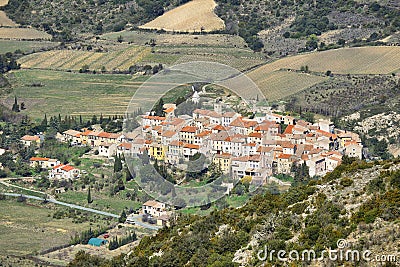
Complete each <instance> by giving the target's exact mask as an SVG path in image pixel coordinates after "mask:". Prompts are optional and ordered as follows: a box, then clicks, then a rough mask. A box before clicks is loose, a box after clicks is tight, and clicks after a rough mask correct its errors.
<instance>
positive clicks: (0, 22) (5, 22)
mask: <svg viewBox="0 0 400 267" xmlns="http://www.w3.org/2000/svg"><path fill="white" fill-rule="evenodd" d="M15 26H17V24H16V23H15V22H14V21H12V20H11V19H9V18H8V17H7V15H6V13H4V11H0V27H15Z"/></svg>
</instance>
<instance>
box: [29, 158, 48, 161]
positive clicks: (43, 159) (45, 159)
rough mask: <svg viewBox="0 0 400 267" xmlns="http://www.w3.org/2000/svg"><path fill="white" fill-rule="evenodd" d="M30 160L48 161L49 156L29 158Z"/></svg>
mask: <svg viewBox="0 0 400 267" xmlns="http://www.w3.org/2000/svg"><path fill="white" fill-rule="evenodd" d="M29 160H30V161H48V160H49V158H39V157H32V158H30V159H29Z"/></svg>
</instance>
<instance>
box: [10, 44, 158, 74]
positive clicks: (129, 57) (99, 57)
mask: <svg viewBox="0 0 400 267" xmlns="http://www.w3.org/2000/svg"><path fill="white" fill-rule="evenodd" d="M150 52H151V49H150V48H148V47H139V46H129V47H128V48H126V49H122V50H118V51H111V52H107V53H102V52H89V51H75V50H54V51H46V52H41V53H35V54H31V55H28V56H26V57H23V58H21V59H20V60H19V61H18V62H19V63H21V67H22V68H33V69H53V70H79V69H80V68H82V66H84V65H88V66H89V69H90V70H100V69H101V68H102V67H103V66H104V67H105V68H106V69H107V70H116V69H118V70H127V69H128V68H129V67H130V66H132V65H134V64H136V63H138V62H140V61H141V60H142V59H143V58H144V57H145V56H146V55H148V54H149V53H150Z"/></svg>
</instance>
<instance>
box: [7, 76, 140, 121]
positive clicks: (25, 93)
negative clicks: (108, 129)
mask: <svg viewBox="0 0 400 267" xmlns="http://www.w3.org/2000/svg"><path fill="white" fill-rule="evenodd" d="M9 77H10V79H9V80H10V82H11V84H12V86H13V89H14V92H13V93H12V95H9V96H8V97H7V98H5V99H3V102H5V103H6V104H7V105H9V106H11V105H12V103H13V98H14V94H15V96H17V98H18V99H19V100H18V101H19V102H20V103H21V102H24V103H25V106H26V107H27V109H26V110H24V111H22V113H23V114H27V115H29V116H31V117H32V118H35V119H38V118H43V116H44V114H47V115H48V116H52V115H57V114H59V113H60V114H62V115H67V114H69V115H79V114H81V115H83V116H88V117H89V116H90V117H91V116H93V115H94V114H96V115H100V114H101V113H103V115H105V116H108V115H115V114H124V112H125V111H126V108H127V105H128V103H129V101H130V99H131V98H132V96H133V94H134V92H135V91H136V89H137V88H138V86H140V84H141V83H142V82H140V81H139V82H136V81H135V80H134V79H133V78H132V76H131V75H106V74H104V75H103V74H81V73H71V72H60V71H48V70H19V71H14V72H12V73H10V74H9ZM32 84H41V85H42V86H40V87H38V86H32Z"/></svg>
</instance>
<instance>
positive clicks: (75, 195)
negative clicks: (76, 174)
mask: <svg viewBox="0 0 400 267" xmlns="http://www.w3.org/2000/svg"><path fill="white" fill-rule="evenodd" d="M126 192H127V191H126V190H124V191H120V192H119V195H121V196H125V194H126ZM91 195H92V199H93V202H92V203H91V204H88V203H87V193H86V192H82V191H79V192H76V191H67V192H65V193H62V194H58V195H57V199H58V200H60V201H63V202H68V203H73V204H77V205H81V206H85V207H90V208H93V209H98V210H101V211H107V212H112V213H114V214H120V213H121V212H122V210H123V209H129V208H133V209H137V208H139V207H141V203H139V202H135V201H132V200H128V199H122V197H120V196H118V195H115V196H112V197H111V196H109V195H107V194H106V193H103V192H96V191H94V190H92V191H91Z"/></svg>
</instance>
